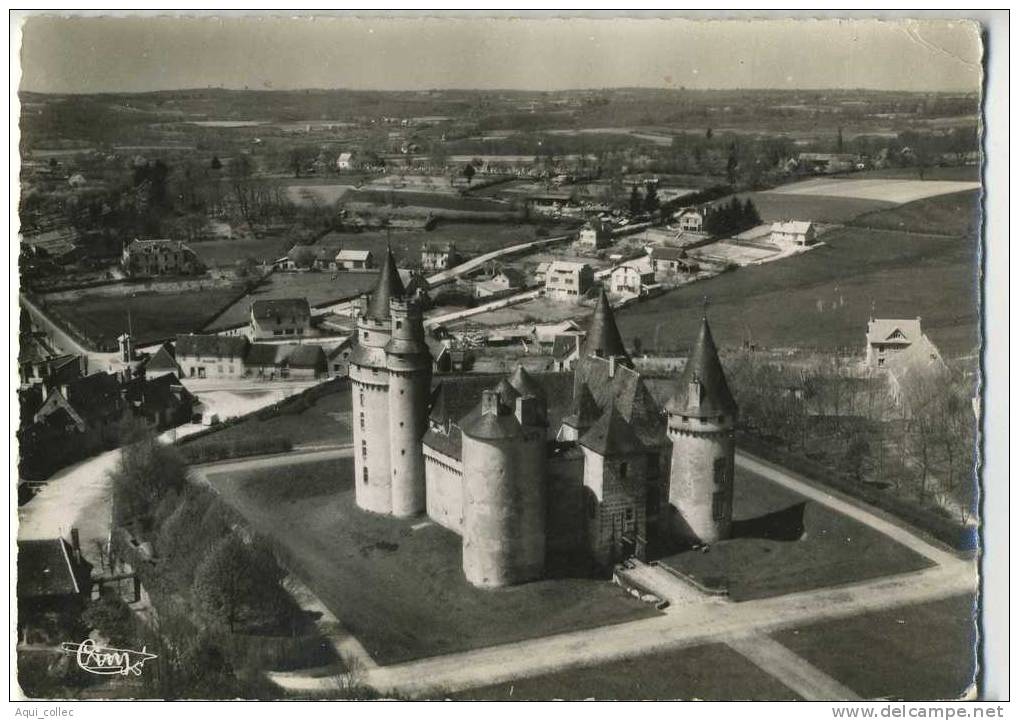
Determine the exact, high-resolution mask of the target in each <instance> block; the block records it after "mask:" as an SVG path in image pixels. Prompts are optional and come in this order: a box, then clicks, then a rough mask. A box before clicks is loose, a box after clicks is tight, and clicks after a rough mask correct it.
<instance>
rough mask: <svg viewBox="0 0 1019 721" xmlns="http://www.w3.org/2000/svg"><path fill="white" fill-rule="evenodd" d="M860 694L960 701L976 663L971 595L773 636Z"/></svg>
mask: <svg viewBox="0 0 1019 721" xmlns="http://www.w3.org/2000/svg"><path fill="white" fill-rule="evenodd" d="M775 640H776V641H778V642H779V643H781V644H782V645H784V646H786V647H787V648H789V649H790V650H791V651H793V652H794V653H796V654H798V655H799V656H802V657H803V658H804V659H806V660H807V661H808V662H810V663H811V664H813V665H815V666H817V668H819V669H820V670H821V671H823V672H825V673H826V674H828V675H830V676H832V677H834V678H837V679H839V680H840V681H841V682H842V683H844V684H846V685H847V686H849V687H850V688H851V689H853V690H854V691H855V692H856V693H858V694H860V695H861V696H863V697H865V698H889V699H903V700H907V701H910V700H915V701H920V700H933V699H944V700H949V699H952V700H954V699H958V698H961V697H962V696H963V695H964V694H965V692H966V690H967V689H968V688H969V686H970V684H971V683H973V668H974V663H975V661H976V658H977V656H976V647H975V644H976V641H977V637H976V626H975V618H974V599H973V597H971V596H955V597H953V598H946V599H944V600H941V601H933V602H931V603H924V604H918V605H915V606H907V607H905V608H894V609H890V610H888V611H880V612H877V613H869V614H864V615H861V616H853V617H851V618H845V619H839V620H836V621H831V620H828V621H824V622H822V623H817V624H814V625H811V626H806V627H802V628H798V629H789V630H786V631H782V632H780V633H777V634H775Z"/></svg>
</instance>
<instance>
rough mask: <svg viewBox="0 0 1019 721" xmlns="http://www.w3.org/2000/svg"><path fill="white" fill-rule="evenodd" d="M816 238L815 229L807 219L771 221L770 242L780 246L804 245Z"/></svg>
mask: <svg viewBox="0 0 1019 721" xmlns="http://www.w3.org/2000/svg"><path fill="white" fill-rule="evenodd" d="M816 240H817V230H816V228H815V227H814V224H813V223H811V222H810V221H809V220H787V221H784V222H778V223H772V225H771V242H772V243H773V244H774V245H779V246H782V247H786V248H790V247H805V246H808V245H813V244H814V241H816Z"/></svg>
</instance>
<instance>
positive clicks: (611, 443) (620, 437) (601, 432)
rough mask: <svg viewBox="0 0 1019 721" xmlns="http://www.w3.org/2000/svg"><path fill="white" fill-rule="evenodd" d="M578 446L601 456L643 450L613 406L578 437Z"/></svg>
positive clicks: (638, 440)
mask: <svg viewBox="0 0 1019 721" xmlns="http://www.w3.org/2000/svg"><path fill="white" fill-rule="evenodd" d="M580 445H582V446H584V447H585V448H590V449H591V450H592V451H594V452H595V453H598V454H600V455H603V456H614V455H625V454H627V453H639V452H640V451H642V450H644V446H643V444H642V443H641V442H640V438H638V437H637V434H636V433H635V432H634V430H633V426H631V425H630V424H629V423H627V422H626V419H625V418H623V416H621V415H620V414H619V411H617V410H616V407H615V406H609V409H608V410H607V411H605V413H603V414H602V417H601V418H599V419H598V420H597V422H596V423H595V424H594V425H593V426H591V428H590V429H589V430H588V431H587V433H585V434H584V435H583V436H581V437H580Z"/></svg>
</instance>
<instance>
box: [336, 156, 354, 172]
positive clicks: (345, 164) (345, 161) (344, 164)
mask: <svg viewBox="0 0 1019 721" xmlns="http://www.w3.org/2000/svg"><path fill="white" fill-rule="evenodd" d="M353 167H354V154H353V153H340V154H339V155H338V156H337V157H336V169H337V170H351V169H353Z"/></svg>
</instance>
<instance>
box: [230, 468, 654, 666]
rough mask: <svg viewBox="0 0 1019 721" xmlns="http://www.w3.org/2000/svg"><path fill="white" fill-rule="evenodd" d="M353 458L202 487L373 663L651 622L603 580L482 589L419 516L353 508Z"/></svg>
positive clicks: (452, 546) (646, 610)
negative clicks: (278, 550)
mask: <svg viewBox="0 0 1019 721" xmlns="http://www.w3.org/2000/svg"><path fill="white" fill-rule="evenodd" d="M352 476H353V461H352V460H351V459H341V460H339V461H327V462H319V463H306V464H302V465H295V466H289V467H276V468H272V469H268V470H264V471H260V472H255V473H248V474H245V473H236V474H227V473H221V474H210V482H211V483H212V484H213V486H215V487H216V489H217V490H218V491H219V492H220V493H221V494H222V496H223V498H224V499H225V500H226V501H227V502H228V503H230V504H231V505H233V506H235V507H236V508H237V509H238V510H239V511H240V512H241V513H242V514H243V515H244V516H245V517H246V518H247V519H248V521H249V522H250V523H251V524H252V526H253V527H254V528H255V529H257V530H259V531H260V532H263V533H266V534H268V535H270V536H271V537H272V538H273V539H274V540H275V541H276V543H278V544H279V545H280V546H281V547H282V549H283V552H284V553H285V554H286V555H287V556H288V557H289V559H291V561H292V563H291V564H290V565H291V566H292V570H293V571H294V572H295V573H296V574H297V575H298V576H300V577H301V578H302V580H303V581H304V582H305V583H307V584H308V586H310V587H311V588H312V589H313V590H314V591H315V593H316V595H318V597H319V598H321V599H322V601H323V602H324V603H325V604H326V606H328V607H329V610H330V611H332V612H333V613H335V614H336V616H337V617H338V618H340V620H341V621H342V622H343V624H344V626H346V627H347V628H348V629H349V630H350V631H351V633H353V634H354V635H355V636H356V637H357V638H358V639H359V640H360V641H361V643H362V644H363V645H364V647H365V648H366V649H367V650H368V652H369V653H370V654H371V655H372V656H373V657H374V658H375V659H376V660H377V661H378V662H379V663H382V664H389V663H395V662H399V661H405V660H409V659H413V658H421V657H425V656H433V655H437V654H443V653H451V652H454V651H463V650H467V649H473V648H481V647H485V646H490V645H493V644H499V643H508V642H512V641H518V640H522V639H525V638H536V637H540V636H545V635H549V634H553V633H561V632H566V631H571V630H577V629H581V628H592V627H596V626H603V625H606V624H612V623H620V622H623V621H629V620H634V619H639V618H647V617H649V616H653V615H656V614H658V612H657V611H655V610H654V609H653V608H651V607H650V606H648V605H646V604H642V603H640V602H639V601H637V600H635V599H633V598H631V597H630V596H628V595H627V594H626V593H624V592H623V591H622V590H621V589H620V588H618V587H616V586H614V585H612V584H611V583H610V582H608V581H600V580H593V579H585V578H564V579H555V580H546V581H539V582H536V583H528V584H524V585H522V586H517V587H512V588H506V589H500V590H498V591H495V592H493V591H486V590H481V589H477V588H474V587H472V586H471V585H470V584H468V583H467V581H466V580H465V579H464V576H463V570H462V568H461V541H460V538H459V537H458V536H457V535H455V534H454V533H452V532H450V531H447V530H446V529H444V528H442V527H440V526H438V525H436V524H434V523H429V524H427V525H425V526H423V527H419V528H417V530H415V529H414V528H413V526H415V525H418V524H419V523H420V522H421V521H422V520H423V519H411V520H399V519H395V518H391V517H387V516H378V515H374V514H369V513H365V512H363V511H360V510H358V509H357V507H356V506H355V504H354V489H353V478H352Z"/></svg>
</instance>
